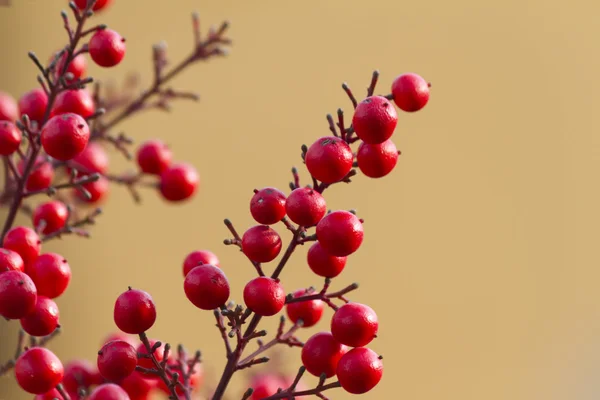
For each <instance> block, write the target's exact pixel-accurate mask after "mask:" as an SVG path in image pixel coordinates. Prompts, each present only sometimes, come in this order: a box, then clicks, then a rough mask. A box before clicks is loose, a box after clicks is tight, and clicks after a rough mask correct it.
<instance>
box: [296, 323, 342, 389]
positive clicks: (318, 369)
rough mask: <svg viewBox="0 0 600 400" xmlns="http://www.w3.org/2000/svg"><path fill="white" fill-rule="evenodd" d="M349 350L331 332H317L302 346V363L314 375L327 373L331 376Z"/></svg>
mask: <svg viewBox="0 0 600 400" xmlns="http://www.w3.org/2000/svg"><path fill="white" fill-rule="evenodd" d="M347 351H348V348H347V347H346V346H344V345H343V344H341V343H339V342H338V341H336V340H335V339H334V338H333V336H332V335H331V333H329V332H319V333H315V334H314V335H312V336H311V337H310V339H308V340H307V341H306V343H305V344H304V347H303V348H302V355H301V357H302V364H303V365H304V367H305V368H306V370H307V371H308V372H310V373H311V374H313V375H314V376H321V374H325V375H326V376H327V377H328V378H331V377H332V376H334V375H335V369H336V367H337V364H338V361H339V360H340V358H341V357H342V356H343V355H344V354H346V352H347Z"/></svg>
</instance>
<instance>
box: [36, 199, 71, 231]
mask: <svg viewBox="0 0 600 400" xmlns="http://www.w3.org/2000/svg"><path fill="white" fill-rule="evenodd" d="M68 218H69V209H68V208H67V206H66V205H65V203H63V202H62V201H58V200H52V201H48V202H46V203H42V204H40V205H38V206H37V207H36V208H35V210H34V212H33V226H35V227H36V229H38V231H41V232H42V233H43V234H45V235H47V234H49V233H53V232H56V231H58V230H59V229H61V228H63V227H64V226H65V224H66V223H67V219H68Z"/></svg>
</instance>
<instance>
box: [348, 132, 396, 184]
mask: <svg viewBox="0 0 600 400" xmlns="http://www.w3.org/2000/svg"><path fill="white" fill-rule="evenodd" d="M356 161H358V168H359V169H360V170H361V172H362V173H363V174H365V175H366V176H368V177H369V178H381V177H383V176H386V175H387V174H389V173H390V172H392V170H393V169H394V167H395V166H396V163H397V162H398V149H397V148H396V145H395V144H394V143H393V142H392V141H391V140H386V141H385V142H383V143H380V144H367V143H364V142H363V143H361V144H360V146H359V147H358V152H357V154H356Z"/></svg>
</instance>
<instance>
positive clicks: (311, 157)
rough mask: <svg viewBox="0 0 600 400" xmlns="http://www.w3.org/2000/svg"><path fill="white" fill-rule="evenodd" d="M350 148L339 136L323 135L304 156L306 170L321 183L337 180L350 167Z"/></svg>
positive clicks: (342, 176)
mask: <svg viewBox="0 0 600 400" xmlns="http://www.w3.org/2000/svg"><path fill="white" fill-rule="evenodd" d="M353 157H354V156H353V155H352V149H350V146H348V144H347V143H346V142H344V141H343V140H342V139H340V138H339V137H335V136H325V137H322V138H320V139H319V140H317V141H316V142H314V143H313V144H312V145H311V146H310V147H309V148H308V151H307V152H306V157H305V158H304V160H305V162H306V168H308V172H310V174H311V175H312V176H313V177H314V178H315V179H318V180H320V181H321V182H323V183H335V182H339V181H341V180H342V179H344V177H345V176H346V175H347V174H348V172H350V170H351V169H352V160H353Z"/></svg>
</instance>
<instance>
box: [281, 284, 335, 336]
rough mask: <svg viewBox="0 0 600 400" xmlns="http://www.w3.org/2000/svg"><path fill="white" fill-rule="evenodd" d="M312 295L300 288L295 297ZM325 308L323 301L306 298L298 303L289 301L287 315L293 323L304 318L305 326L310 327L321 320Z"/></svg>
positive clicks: (303, 325) (303, 323) (303, 324)
mask: <svg viewBox="0 0 600 400" xmlns="http://www.w3.org/2000/svg"><path fill="white" fill-rule="evenodd" d="M307 295H310V293H308V292H307V291H306V290H305V289H300V290H297V291H295V292H294V294H293V296H294V298H298V297H302V296H307ZM324 310H325V303H323V301H321V300H318V299H315V300H306V301H301V302H298V303H289V304H288V305H287V306H286V311H287V315H288V317H289V318H290V320H291V321H292V322H293V323H296V322H298V321H300V320H302V327H303V328H310V327H311V326H314V325H316V324H317V322H319V320H320V319H321V317H322V316H323V311H324Z"/></svg>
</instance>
